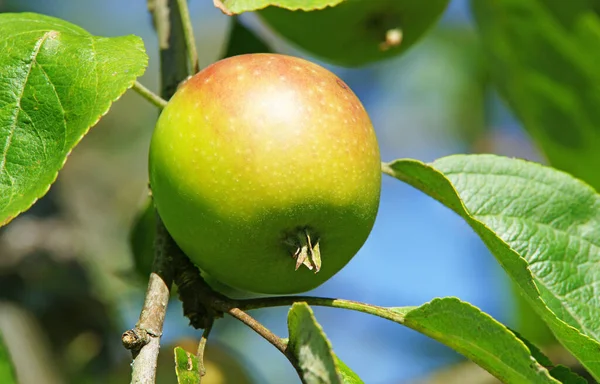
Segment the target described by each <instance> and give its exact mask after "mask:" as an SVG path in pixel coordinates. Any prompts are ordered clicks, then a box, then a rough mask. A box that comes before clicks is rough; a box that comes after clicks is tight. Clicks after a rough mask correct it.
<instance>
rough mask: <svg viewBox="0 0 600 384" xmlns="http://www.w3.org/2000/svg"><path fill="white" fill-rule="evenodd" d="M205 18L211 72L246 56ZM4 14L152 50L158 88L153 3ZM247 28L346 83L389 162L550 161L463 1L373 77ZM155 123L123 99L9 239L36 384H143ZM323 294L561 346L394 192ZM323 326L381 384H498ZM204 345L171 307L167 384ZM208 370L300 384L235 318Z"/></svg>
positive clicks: (12, 295)
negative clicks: (492, 325) (133, 241)
mask: <svg viewBox="0 0 600 384" xmlns="http://www.w3.org/2000/svg"><path fill="white" fill-rule="evenodd" d="M190 10H191V13H192V17H193V22H194V25H195V28H196V29H195V34H196V39H197V43H198V52H199V55H200V60H201V65H202V66H205V65H207V64H210V63H211V62H213V61H215V60H217V59H218V58H219V57H221V56H222V55H223V53H224V52H226V51H229V52H235V50H236V49H239V47H237V48H236V47H232V46H230V45H228V36H229V33H230V31H231V24H230V21H231V19H230V18H228V17H227V16H225V15H223V14H222V13H221V12H220V11H218V10H217V9H215V8H214V7H213V5H212V2H211V1H200V0H193V1H190ZM0 11H2V12H21V11H33V12H38V13H43V14H47V15H52V16H56V17H60V18H63V19H65V20H67V21H70V22H72V23H75V24H78V25H80V26H82V27H83V28H85V29H87V30H88V31H90V32H91V33H93V34H97V35H104V36H116V35H124V34H136V35H139V36H141V37H142V38H143V39H144V42H145V44H146V49H147V51H148V54H149V56H150V64H149V67H148V70H147V72H146V74H145V75H144V76H143V77H142V78H141V79H140V81H141V82H142V83H143V84H145V85H146V86H148V87H149V88H151V89H154V90H157V89H158V70H159V68H158V47H157V40H156V36H155V34H154V31H153V28H152V23H151V18H150V15H149V14H148V12H147V9H146V3H145V1H142V0H139V1H119V0H105V1H102V2H92V1H81V0H55V1H46V0H0ZM237 21H238V22H239V23H240V25H238V27H237V29H236V31H237V32H236V33H245V32H244V31H245V29H244V28H249V29H251V30H254V31H255V32H257V33H258V34H259V35H260V36H261V37H262V38H263V39H264V40H265V41H266V42H268V43H269V45H270V46H271V47H272V48H273V50H274V51H277V52H282V53H288V54H293V55H298V56H304V57H308V58H309V59H311V60H313V61H316V62H318V63H320V64H322V65H324V66H326V67H327V68H329V69H331V70H333V71H334V72H336V73H337V74H338V75H339V76H340V77H342V78H343V79H344V80H345V81H346V82H347V83H348V84H349V85H350V87H351V88H352V89H353V90H354V91H355V92H356V93H357V95H358V96H359V97H360V99H361V100H362V101H363V103H364V104H365V107H366V108H367V110H368V112H369V113H370V115H371V118H372V120H373V123H374V126H375V128H376V131H377V134H378V137H379V142H380V146H381V151H382V160H384V161H389V160H392V159H395V158H405V157H410V158H417V159H420V160H423V161H431V160H434V159H436V158H438V157H441V156H444V155H449V154H453V153H479V152H486V153H498V154H502V155H507V156H515V157H521V158H526V159H531V160H535V161H539V162H545V159H544V158H543V157H542V155H541V154H540V151H538V150H537V148H536V147H535V146H534V145H533V144H532V141H531V140H530V139H529V137H528V135H527V134H525V133H524V131H523V130H522V128H521V126H520V125H519V123H518V122H517V121H516V119H515V118H514V117H513V115H512V114H511V113H510V112H509V111H508V109H507V108H506V107H505V105H504V104H503V103H502V102H501V101H500V99H499V97H498V95H497V94H496V93H495V91H494V90H493V89H492V87H491V86H490V73H491V68H489V67H488V66H487V64H486V62H485V61H484V60H483V58H484V57H483V53H482V52H481V50H480V44H479V43H480V42H479V35H478V33H477V32H476V30H475V28H474V23H473V20H472V15H471V14H470V10H469V5H468V3H467V2H466V1H464V0H454V1H452V2H451V5H450V7H449V8H448V9H447V11H446V13H445V14H444V16H443V18H442V20H441V21H440V23H439V24H438V25H437V26H436V27H435V28H434V29H433V30H432V31H431V32H430V33H429V34H428V35H427V36H426V38H424V39H423V40H421V41H420V42H419V44H417V45H416V46H414V47H413V48H411V49H410V50H409V51H408V52H407V53H406V54H405V55H402V56H400V57H397V58H393V59H390V60H386V61H383V62H379V63H376V64H373V65H370V66H367V67H363V68H360V69H347V68H341V67H335V66H332V65H328V64H326V63H323V62H320V61H319V60H317V59H315V58H312V57H310V56H306V54H305V53H303V52H300V51H297V50H296V49H295V48H294V47H293V46H291V45H289V44H288V43H286V42H285V41H283V40H282V39H281V38H279V37H277V36H276V35H274V34H273V33H272V32H271V31H270V30H269V29H267V28H265V27H264V26H263V25H262V24H261V23H260V21H259V19H258V18H257V17H256V15H253V14H244V15H242V16H240V17H238V18H237ZM240 28H241V29H240ZM253 43H256V42H253ZM157 114H158V112H157V110H156V108H155V107H154V106H152V105H150V104H148V103H147V102H146V101H145V100H143V99H142V98H141V97H139V96H138V95H137V94H135V93H133V92H128V93H127V94H125V95H124V96H123V97H122V98H121V99H120V100H119V101H118V102H117V103H115V104H114V106H113V108H112V109H111V111H110V112H109V113H108V114H107V115H106V116H105V117H103V118H102V119H101V121H100V122H99V124H98V125H97V126H96V127H94V128H93V129H92V130H91V132H90V134H89V135H87V137H86V138H85V139H84V140H83V141H82V143H81V144H80V145H79V146H78V147H77V148H76V149H75V150H74V151H73V153H72V154H71V155H70V157H69V160H68V161H67V164H66V166H65V168H64V170H63V171H62V172H61V173H60V175H59V178H58V181H57V182H56V184H54V185H53V187H52V188H51V190H50V192H49V193H48V194H47V195H46V196H45V197H44V198H43V199H41V200H40V201H39V202H38V203H36V204H35V206H34V207H33V208H32V209H31V210H30V211H29V212H27V213H26V214H23V215H21V216H20V217H18V218H17V219H15V220H14V221H13V222H12V223H11V224H9V225H8V226H6V227H3V228H1V229H0V255H1V257H0V331H1V332H2V333H3V334H4V338H5V342H6V344H7V345H8V346H9V348H10V351H11V353H12V355H13V360H14V361H15V365H16V369H17V372H18V374H19V376H20V378H21V381H22V383H24V384H29V383H52V384H54V383H57V384H58V383H106V382H110V383H120V382H122V383H126V382H129V379H128V378H129V375H130V370H129V362H130V355H129V353H128V351H126V350H125V349H124V348H123V347H122V346H121V342H120V335H121V333H122V332H123V331H125V330H127V329H129V328H130V327H132V326H133V325H134V324H135V322H136V321H137V317H138V315H139V310H140V308H141V305H142V302H143V296H144V293H145V279H144V277H143V275H140V274H139V273H138V272H136V271H135V264H134V258H133V255H132V251H131V248H130V245H129V242H128V239H129V236H130V228H131V226H132V223H133V222H134V221H135V220H136V218H137V215H138V212H139V210H140V209H142V208H143V207H144V204H145V197H146V195H147V170H146V166H147V151H148V145H149V141H150V136H151V132H152V129H153V126H154V122H155V119H156V117H157ZM311 294H314V295H321V296H334V297H343V298H349V299H354V300H360V301H365V302H370V303H374V304H378V305H383V306H406V305H420V304H422V303H424V302H427V301H429V300H431V299H433V298H434V297H438V296H457V297H459V298H461V299H462V300H465V301H469V302H471V303H473V304H474V305H476V306H478V307H480V308H481V309H482V310H483V311H485V312H487V313H489V314H491V315H492V316H493V317H495V318H496V319H498V320H499V321H501V322H503V323H505V324H507V325H509V326H510V327H512V328H515V329H517V330H519V331H520V332H521V333H522V334H523V335H524V336H526V337H528V338H530V339H531V340H532V341H534V342H537V343H539V344H541V345H548V346H549V347H551V346H552V338H551V337H550V335H549V334H548V332H547V331H546V330H545V328H544V327H543V326H542V325H541V324H540V323H539V322H538V321H537V320H536V318H535V317H534V316H533V315H532V314H531V312H530V311H529V309H528V308H527V306H526V305H525V304H524V303H523V302H521V301H520V300H519V299H518V298H516V297H515V296H514V295H513V292H512V289H511V285H510V283H509V281H508V280H507V278H506V277H505V275H504V273H503V271H502V270H501V269H500V267H499V266H498V264H497V263H496V261H495V260H494V259H493V257H492V256H491V255H490V254H489V253H488V251H487V250H486V248H485V247H484V246H483V244H482V243H481V242H480V240H479V239H478V238H477V237H476V236H475V235H474V234H473V233H472V232H471V230H470V229H469V228H468V227H467V225H466V224H465V223H463V222H462V221H461V220H460V219H459V218H458V217H457V216H456V215H455V214H453V213H452V212H450V211H449V210H447V209H446V208H444V207H442V206H441V205H440V204H438V203H437V202H435V201H433V200H432V199H430V198H428V197H427V196H424V195H422V194H421V193H419V192H417V191H415V190H413V189H412V188H411V187H409V186H406V185H403V184H401V183H398V182H397V181H393V180H391V179H388V178H384V182H383V192H382V201H381V208H380V212H379V216H378V219H377V222H376V225H375V228H374V230H373V233H372V235H371V237H370V238H369V240H368V241H367V243H366V244H365V246H364V247H363V249H362V250H361V251H360V253H359V254H358V255H357V256H356V257H355V258H354V259H353V261H352V262H351V263H350V264H349V265H348V266H347V267H346V268H345V269H344V270H343V271H341V272H340V273H339V274H338V275H336V276H335V277H334V278H333V279H331V280H330V281H329V282H327V283H326V284H324V285H323V286H321V287H319V288H318V289H316V290H315V291H313V292H311ZM314 310H315V313H316V316H317V319H318V320H319V322H320V323H321V324H322V325H323V327H324V330H325V332H326V333H327V335H328V336H329V338H330V339H331V341H332V344H333V346H334V350H335V352H336V354H337V355H338V356H339V357H340V358H341V359H342V360H344V361H345V363H346V364H348V365H349V366H350V367H352V369H353V370H354V371H355V372H356V373H357V374H358V375H359V376H361V377H362V379H363V380H364V381H365V382H366V383H369V384H389V383H412V382H444V383H450V382H451V381H449V380H450V379H448V376H444V375H447V374H448V372H450V374H451V376H454V377H455V378H456V377H460V378H462V379H463V381H457V382H462V383H467V382H473V383H486V382H493V381H490V379H489V376H488V375H487V374H486V373H485V372H481V371H480V370H478V369H477V368H473V367H472V366H470V365H469V364H466V363H464V361H463V359H462V358H461V357H460V356H458V355H457V354H455V353H454V352H452V351H451V350H449V349H448V348H446V347H444V346H442V345H440V344H438V343H437V342H435V341H432V340H430V339H428V338H426V337H424V336H422V335H420V334H417V333H416V332H414V331H411V330H408V329H405V328H402V327H400V326H398V325H396V324H392V323H388V322H386V321H385V320H382V319H378V318H371V317H369V316H366V315H363V314H360V313H351V312H348V313H345V312H341V311H339V310H334V309H331V308H315V309H314ZM286 314H287V308H280V309H268V310H260V311H257V312H255V315H256V316H257V318H258V319H259V320H260V321H262V322H264V324H265V325H266V326H267V327H269V328H271V329H272V330H274V331H275V332H276V333H277V334H279V335H285V334H286V332H287V329H286V321H285V318H286ZM199 337H200V332H199V331H196V330H193V329H192V328H190V327H188V326H187V320H186V319H185V318H183V316H182V312H181V306H180V304H179V302H178V301H177V300H176V299H174V300H172V302H171V303H170V305H169V311H168V315H167V322H166V324H165V333H164V337H163V341H162V345H163V348H162V349H161V356H160V359H161V363H160V364H159V366H160V375H159V376H160V378H159V383H172V382H174V380H175V376H174V370H173V367H174V364H173V353H172V351H173V348H174V347H175V346H176V345H180V346H183V347H184V348H186V349H188V350H190V351H194V350H195V348H196V343H197V341H198V340H199ZM556 350H557V351H558V352H556V354H557V356H563V352H562V351H560V350H559V349H556ZM207 358H208V363H207V371H208V376H207V380H206V382H207V383H208V384H212V383H215V384H216V383H241V384H243V383H266V384H269V383H273V384H277V383H291V382H296V381H297V378H296V376H295V373H294V370H293V368H292V367H291V366H290V365H289V364H288V363H287V361H286V360H285V358H284V357H282V356H281V355H280V354H279V352H278V351H276V350H275V349H273V348H272V347H271V346H270V345H269V344H267V343H266V342H265V341H264V340H262V339H261V338H260V337H259V336H257V335H255V334H253V333H252V332H251V331H249V330H248V329H246V328H244V326H242V325H241V324H238V323H236V322H234V321H233V320H231V319H228V318H225V319H223V320H220V321H219V322H218V323H217V325H216V327H215V329H214V331H213V334H212V335H211V339H210V341H209V347H208V353H207ZM562 360H563V361H566V362H567V363H568V362H569V360H568V357H564V358H562ZM432 375H433V376H432ZM471 377H472V378H473V379H471Z"/></svg>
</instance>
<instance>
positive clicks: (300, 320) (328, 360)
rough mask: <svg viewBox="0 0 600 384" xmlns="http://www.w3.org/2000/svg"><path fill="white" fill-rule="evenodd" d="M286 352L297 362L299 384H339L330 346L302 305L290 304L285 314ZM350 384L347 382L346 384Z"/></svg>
mask: <svg viewBox="0 0 600 384" xmlns="http://www.w3.org/2000/svg"><path fill="white" fill-rule="evenodd" d="M288 329H289V332H290V338H289V342H288V349H289V350H291V352H292V354H293V355H294V356H295V357H296V359H297V360H298V365H299V367H300V370H301V372H302V378H303V382H306V383H307V384H334V383H335V384H342V383H344V381H342V379H341V375H340V374H338V372H337V371H336V367H337V365H336V361H335V356H334V354H333V351H332V349H331V344H330V342H329V340H327V337H326V336H325V333H324V332H323V328H321V326H320V325H319V323H317V320H316V319H315V316H314V314H313V312H312V309H311V308H310V307H309V306H308V305H307V304H306V303H294V304H293V305H292V308H291V310H290V312H289V314H288ZM350 383H351V382H350Z"/></svg>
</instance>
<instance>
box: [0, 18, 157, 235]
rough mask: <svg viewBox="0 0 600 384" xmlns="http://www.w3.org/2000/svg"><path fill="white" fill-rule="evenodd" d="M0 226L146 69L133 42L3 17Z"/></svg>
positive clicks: (58, 23) (34, 195) (47, 21)
mask: <svg viewBox="0 0 600 384" xmlns="http://www.w3.org/2000/svg"><path fill="white" fill-rule="evenodd" d="M0 51H1V52H2V55H0V90H1V91H0V225H3V224H6V223H8V222H9V221H10V220H11V219H12V218H14V217H15V216H17V215H18V214H19V213H21V212H23V211H25V210H27V209H28V208H29V207H30V206H31V205H32V204H33V203H34V202H35V201H36V200H37V199H38V198H40V197H41V196H43V195H44V194H45V193H46V192H47V191H48V189H49V188H50V185H51V184H52V183H53V182H54V180H55V179H56V176H57V174H58V171H59V170H60V169H61V168H62V167H63V165H64V163H65V161H66V159H67V156H68V154H69V153H70V151H71V150H72V149H73V148H74V147H75V146H76V145H77V144H78V143H79V141H80V140H81V139H82V138H83V136H84V135H85V134H86V133H87V131H88V130H89V128H90V127H91V126H93V125H94V124H96V123H97V122H98V120H99V119H100V117H101V116H102V115H104V114H105V113H106V112H107V111H108V109H109V107H110V105H111V103H112V102H113V101H115V100H116V99H118V98H119V97H120V96H121V95H122V94H123V93H124V92H125V91H126V90H127V89H128V88H130V87H131V86H132V84H133V83H134V81H135V79H136V78H137V77H138V76H140V75H141V74H142V73H143V72H144V70H145V67H146V64H147V60H148V58H147V56H146V53H145V51H144V45H143V42H142V40H141V39H140V38H139V37H136V36H124V37H114V38H105V37H95V36H92V35H91V34H89V33H87V32H86V31H84V30H83V29H81V28H79V27H77V26H75V25H73V24H70V23H67V22H65V21H62V20H60V19H56V18H53V17H49V16H43V15H37V14H34V13H3V14H0Z"/></svg>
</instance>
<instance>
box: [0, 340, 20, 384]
mask: <svg viewBox="0 0 600 384" xmlns="http://www.w3.org/2000/svg"><path fill="white" fill-rule="evenodd" d="M0 383H3V384H17V378H16V376H15V370H14V367H13V364H12V361H11V360H10V355H9V354H8V349H7V348H6V345H5V344H4V341H3V339H2V334H0Z"/></svg>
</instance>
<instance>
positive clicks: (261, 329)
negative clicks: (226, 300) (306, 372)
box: [225, 307, 304, 383]
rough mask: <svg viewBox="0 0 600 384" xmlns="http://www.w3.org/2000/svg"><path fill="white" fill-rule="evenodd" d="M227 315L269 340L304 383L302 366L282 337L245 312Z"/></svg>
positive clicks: (234, 309) (239, 311)
mask: <svg viewBox="0 0 600 384" xmlns="http://www.w3.org/2000/svg"><path fill="white" fill-rule="evenodd" d="M225 313H228V314H229V315H230V316H232V317H234V318H236V319H238V320H239V321H241V322H242V323H244V324H246V325H247V326H248V327H249V328H251V329H252V330H253V331H254V332H256V333H258V334H259V335H260V336H262V337H263V338H264V339H265V340H267V341H268V342H269V343H271V345H273V346H274V347H275V348H277V349H278V350H279V351H280V352H281V353H283V355H284V356H285V357H286V358H287V359H288V361H289V362H290V363H291V364H292V366H293V367H294V369H295V370H296V372H297V373H298V377H299V378H300V380H301V381H302V382H303V383H304V379H303V375H302V370H301V369H300V365H299V364H298V360H296V357H295V356H294V355H293V354H292V353H291V352H290V351H288V349H287V342H286V341H285V340H284V339H282V338H281V337H279V336H277V335H275V334H274V333H273V332H271V331H270V330H269V329H268V328H266V327H265V326H264V325H262V324H261V323H260V322H259V321H257V320H256V319H255V318H253V317H252V316H250V315H249V314H247V313H246V312H244V311H243V310H241V309H239V308H235V307H234V308H229V309H228V310H227V311H225Z"/></svg>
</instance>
